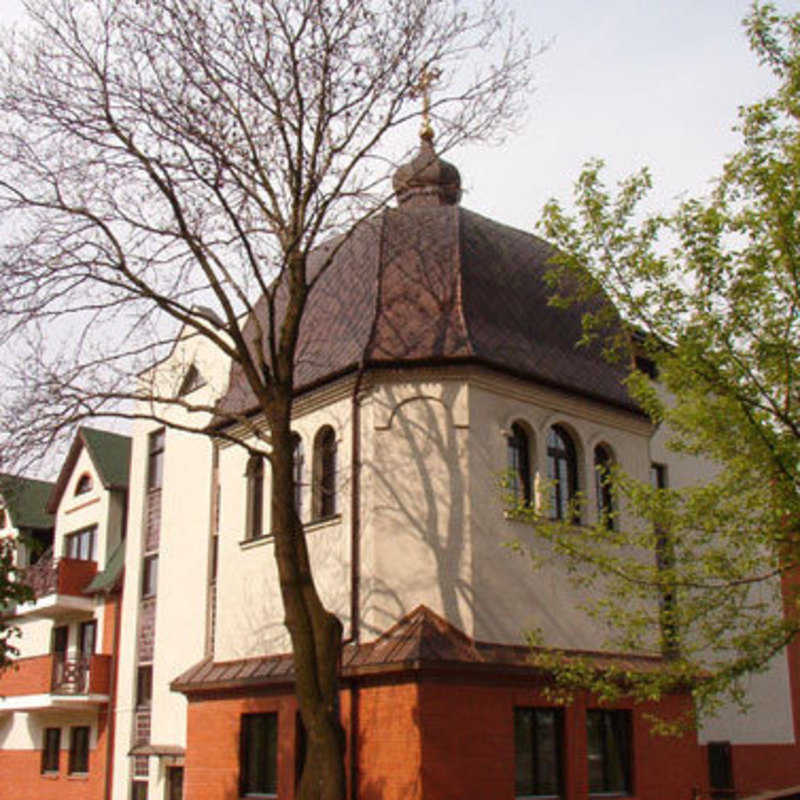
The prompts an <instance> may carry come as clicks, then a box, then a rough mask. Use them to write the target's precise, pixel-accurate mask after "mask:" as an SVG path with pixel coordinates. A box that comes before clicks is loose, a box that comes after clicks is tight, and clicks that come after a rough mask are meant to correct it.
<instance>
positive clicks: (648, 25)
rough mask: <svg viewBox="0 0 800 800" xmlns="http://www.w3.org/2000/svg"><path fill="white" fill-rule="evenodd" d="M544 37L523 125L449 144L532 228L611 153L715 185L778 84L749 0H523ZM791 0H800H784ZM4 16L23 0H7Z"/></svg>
mask: <svg viewBox="0 0 800 800" xmlns="http://www.w3.org/2000/svg"><path fill="white" fill-rule="evenodd" d="M510 5H511V6H512V8H513V9H514V11H515V14H516V16H517V18H518V20H519V21H520V22H521V23H522V24H524V25H526V26H527V27H528V29H529V30H530V31H531V32H532V34H533V37H534V39H535V40H536V41H542V42H543V41H551V40H552V44H551V45H550V47H549V49H548V50H547V51H546V52H545V53H544V54H542V55H541V56H539V57H538V59H537V61H536V67H535V72H536V84H537V90H536V92H535V94H534V95H533V97H532V100H531V105H530V110H529V112H528V115H527V117H526V118H525V119H524V120H521V127H520V130H519V131H518V132H516V133H514V134H512V135H510V136H509V138H508V139H507V141H506V142H505V143H504V144H503V145H501V146H498V147H487V146H481V147H472V148H461V149H460V150H456V151H453V152H452V153H451V154H449V155H448V158H450V159H451V160H452V161H454V162H455V163H456V165H457V166H458V167H459V169H460V170H461V174H462V179H463V183H464V188H465V196H464V201H463V202H464V205H466V206H468V207H470V208H472V209H474V210H476V211H480V212H481V213H484V214H487V215H489V216H491V217H494V218H496V219H498V220H500V221H502V222H506V223H508V224H512V225H516V226H518V227H521V228H527V229H530V228H532V227H533V225H534V224H535V221H536V220H537V219H538V216H539V213H540V211H541V208H542V205H543V203H544V202H545V201H546V200H547V199H548V198H549V197H551V196H555V197H558V198H560V199H562V200H564V201H568V200H569V198H570V196H571V187H572V184H573V183H574V180H575V178H576V177H577V175H578V172H579V170H580V167H581V165H582V164H583V163H584V162H585V161H586V160H587V159H588V158H590V157H593V156H599V157H602V158H603V159H605V161H606V162H607V164H608V166H609V175H610V176H613V177H614V178H619V177H621V176H623V175H626V174H629V173H630V172H632V171H633V170H636V169H638V168H639V167H641V166H643V165H645V164H646V165H649V166H650V167H651V169H652V171H653V174H654V178H655V182H656V187H657V200H658V202H659V204H661V205H666V204H669V203H670V202H672V201H673V199H674V198H675V197H677V196H679V195H680V194H681V193H683V192H687V191H688V192H690V193H693V194H696V193H698V192H702V191H704V189H705V188H706V187H707V186H708V181H709V180H710V179H711V177H712V176H714V175H715V174H717V173H718V171H719V168H720V165H721V164H722V161H723V159H724V157H725V155H726V154H728V153H730V152H731V151H733V150H734V149H735V148H736V147H737V138H736V135H735V134H734V133H732V132H731V128H732V126H733V125H734V124H735V123H736V109H737V107H738V106H739V105H741V104H742V103H746V102H751V101H753V100H755V99H757V98H759V97H761V96H763V95H764V94H765V93H766V92H767V91H768V89H769V87H770V85H771V78H770V76H769V74H768V73H767V71H766V70H764V69H763V68H760V67H759V66H758V64H757V62H756V60H755V58H754V57H753V55H752V53H751V52H750V50H749V49H748V47H747V42H746V40H745V36H744V33H743V31H742V27H741V19H742V17H743V16H744V15H745V14H746V12H747V10H748V7H749V2H748V0H670V1H669V2H667V1H666V0H602V2H599V1H598V0H511V2H510ZM779 7H781V8H783V9H791V8H794V9H796V8H797V4H796V3H792V2H787V0H783V2H781V3H779ZM0 9H2V12H3V18H4V21H8V20H12V19H14V18H15V17H16V16H17V15H18V14H19V13H20V9H21V2H20V0H0Z"/></svg>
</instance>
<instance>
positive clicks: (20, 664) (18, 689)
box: [0, 655, 53, 697]
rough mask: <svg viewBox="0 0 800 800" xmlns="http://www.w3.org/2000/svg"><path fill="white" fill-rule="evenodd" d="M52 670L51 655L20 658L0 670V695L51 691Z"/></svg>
mask: <svg viewBox="0 0 800 800" xmlns="http://www.w3.org/2000/svg"><path fill="white" fill-rule="evenodd" d="M52 672H53V657H52V656H51V655H47V656H33V657H32V658H18V659H16V660H15V661H14V663H13V664H12V665H11V666H10V667H9V668H8V669H5V670H3V671H2V672H0V697H6V696H11V697H13V696H15V695H20V694H42V693H45V692H49V691H50V678H51V676H52Z"/></svg>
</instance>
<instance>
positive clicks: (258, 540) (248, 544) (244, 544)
mask: <svg viewBox="0 0 800 800" xmlns="http://www.w3.org/2000/svg"><path fill="white" fill-rule="evenodd" d="M274 538H275V537H274V536H273V535H272V534H271V533H265V534H263V535H262V536H254V537H253V538H252V539H242V540H241V541H240V542H239V549H240V550H252V549H253V548H254V547H261V545H262V544H266V543H267V542H271V541H272V540H273V539H274Z"/></svg>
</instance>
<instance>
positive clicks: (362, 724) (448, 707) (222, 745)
mask: <svg viewBox="0 0 800 800" xmlns="http://www.w3.org/2000/svg"><path fill="white" fill-rule="evenodd" d="M357 703H358V719H359V730H358V773H359V793H358V797H359V800H464V798H468V797H472V798H478V799H479V800H495V798H497V800H512V798H513V796H514V783H513V780H514V778H513V775H514V773H513V765H514V738H513V733H514V732H513V709H514V707H515V706H518V705H549V704H550V703H548V701H547V700H546V698H544V697H543V696H542V695H541V694H540V693H538V692H537V691H536V690H534V689H530V688H525V687H514V686H511V685H503V684H499V683H497V682H494V683H493V682H490V681H485V682H474V683H470V684H468V683H466V682H464V681H461V682H460V683H458V682H455V681H453V680H451V679H450V680H434V679H425V680H422V681H421V682H420V683H419V684H417V683H415V682H413V681H389V680H387V681H385V682H384V683H382V684H377V683H375V684H372V685H364V686H361V687H360V688H359V689H358V699H357ZM688 704H689V700H688V698H686V697H673V698H669V699H668V700H666V701H664V703H662V704H661V705H660V706H659V712H660V713H661V714H662V715H675V714H679V713H681V712H685V711H686V710H687V709H688ZM586 707H587V704H586V702H585V700H584V699H581V698H579V699H578V700H577V701H576V702H575V704H574V705H572V706H570V707H569V708H567V709H565V773H566V774H565V779H566V787H565V788H566V798H567V800H579V799H581V800H583V798H586V796H587V787H588V770H587V760H586ZM620 707H625V706H624V704H623V705H621V706H620ZM341 708H342V717H343V721H344V722H345V727H347V725H348V723H349V718H350V693H349V691H348V690H345V691H343V693H342V703H341ZM296 709H297V706H296V702H295V700H294V697H293V696H292V695H290V694H288V693H283V694H280V693H275V694H273V695H263V696H260V697H238V698H230V697H228V698H225V697H214V698H210V699H205V700H193V701H192V702H190V703H189V713H188V742H187V757H186V774H185V790H186V795H185V796H186V798H187V800H227V798H230V797H236V796H237V795H236V792H237V790H238V779H239V724H240V716H241V715H242V714H244V713H252V712H264V711H276V712H277V713H278V726H279V732H278V736H279V741H280V743H281V744H280V748H281V749H280V753H279V764H278V770H279V787H278V791H279V796H280V798H281V800H293V798H294V796H295V795H294V788H295V787H294V774H295V773H294V770H295V763H294V752H293V748H294V742H295V741H296V731H295V714H296ZM652 710H653V707H647V706H645V707H640V708H637V709H636V710H635V711H634V723H633V738H634V753H635V761H634V764H633V772H634V789H635V797H636V798H637V800H691V797H692V787H693V786H695V785H697V786H704V785H705V762H704V756H703V751H702V749H701V748H699V747H698V746H697V744H696V737H695V736H694V735H693V734H690V735H687V736H685V737H683V738H677V739H676V738H662V737H658V736H653V735H651V733H650V724H649V722H648V721H647V720H646V719H645V716H644V715H645V713H646V712H647V711H652Z"/></svg>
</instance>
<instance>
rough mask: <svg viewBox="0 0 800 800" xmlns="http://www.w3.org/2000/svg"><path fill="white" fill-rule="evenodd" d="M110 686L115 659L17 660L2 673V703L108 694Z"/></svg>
mask: <svg viewBox="0 0 800 800" xmlns="http://www.w3.org/2000/svg"><path fill="white" fill-rule="evenodd" d="M110 685H111V656H108V655H102V654H95V655H93V656H90V657H89V658H80V657H79V658H67V657H66V656H64V655H62V654H55V655H53V654H49V655H44V656H33V657H31V658H20V659H17V660H15V661H14V662H13V663H12V665H11V666H10V667H9V668H8V669H6V670H3V672H2V673H0V701H1V700H2V698H8V697H19V696H21V695H37V696H38V695H43V694H51V695H61V696H65V695H69V696H76V695H77V696H80V695H107V694H108V693H109V687H110Z"/></svg>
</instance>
